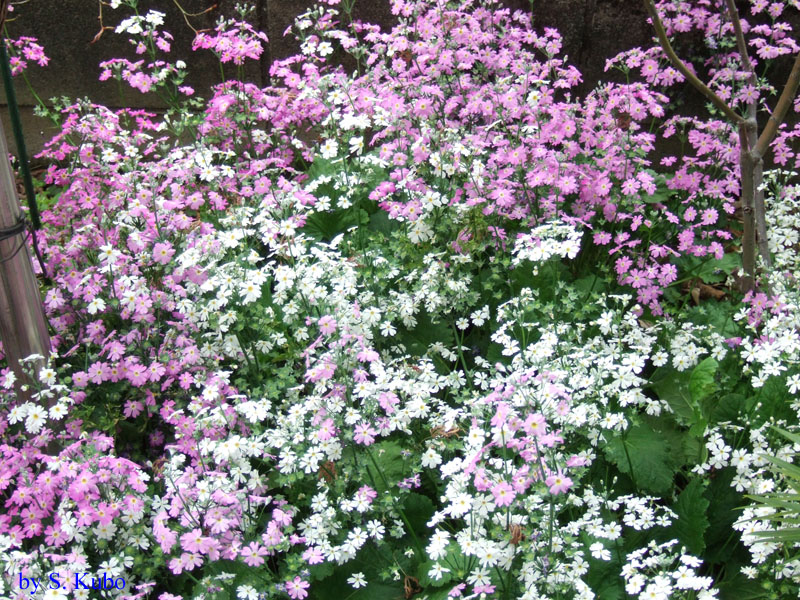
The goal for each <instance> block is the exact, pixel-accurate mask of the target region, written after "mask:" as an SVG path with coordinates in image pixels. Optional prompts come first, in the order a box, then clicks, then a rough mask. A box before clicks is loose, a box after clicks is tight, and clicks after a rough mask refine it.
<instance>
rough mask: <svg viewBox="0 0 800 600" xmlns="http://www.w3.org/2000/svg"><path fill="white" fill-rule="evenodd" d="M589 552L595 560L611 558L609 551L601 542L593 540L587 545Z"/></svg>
mask: <svg viewBox="0 0 800 600" xmlns="http://www.w3.org/2000/svg"><path fill="white" fill-rule="evenodd" d="M589 552H591V553H592V556H593V557H595V558H596V559H597V560H611V552H610V551H609V550H607V549H606V548H605V547H604V546H603V543H602V542H595V543H594V544H592V545H591V546H589Z"/></svg>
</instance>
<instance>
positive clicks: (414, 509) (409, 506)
mask: <svg viewBox="0 0 800 600" xmlns="http://www.w3.org/2000/svg"><path fill="white" fill-rule="evenodd" d="M403 512H404V513H405V515H406V518H407V519H408V522H409V523H410V524H411V527H412V528H413V529H414V531H415V532H416V533H417V535H419V536H422V535H424V534H425V532H426V530H427V529H428V521H430V519H431V517H432V516H433V513H434V512H435V509H434V507H433V502H432V501H431V499H430V498H428V497H427V496H423V495H422V494H417V493H411V494H409V495H408V496H407V497H406V498H405V500H403Z"/></svg>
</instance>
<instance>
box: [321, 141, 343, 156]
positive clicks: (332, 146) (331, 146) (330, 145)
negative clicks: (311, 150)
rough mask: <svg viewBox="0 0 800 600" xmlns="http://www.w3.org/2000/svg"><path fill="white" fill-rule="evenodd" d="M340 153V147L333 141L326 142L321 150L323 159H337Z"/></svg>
mask: <svg viewBox="0 0 800 600" xmlns="http://www.w3.org/2000/svg"><path fill="white" fill-rule="evenodd" d="M338 152H339V145H338V144H337V143H336V142H335V141H333V140H325V142H324V143H323V144H322V146H320V148H319V153H320V154H321V155H322V158H335V157H336V154H337V153H338Z"/></svg>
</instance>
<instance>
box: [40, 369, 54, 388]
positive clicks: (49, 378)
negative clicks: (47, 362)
mask: <svg viewBox="0 0 800 600" xmlns="http://www.w3.org/2000/svg"><path fill="white" fill-rule="evenodd" d="M39 380H40V381H41V382H42V383H46V384H47V385H53V384H54V383H55V382H56V372H55V371H54V370H53V369H51V368H50V367H45V368H43V369H42V370H41V371H39Z"/></svg>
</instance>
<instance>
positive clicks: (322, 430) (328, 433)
mask: <svg viewBox="0 0 800 600" xmlns="http://www.w3.org/2000/svg"><path fill="white" fill-rule="evenodd" d="M335 434H336V426H335V425H334V423H333V419H325V420H324V421H323V422H322V423H320V426H319V429H318V430H317V438H318V439H319V441H321V442H324V441H325V440H329V439H331V438H332V437H333V436H334V435H335Z"/></svg>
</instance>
